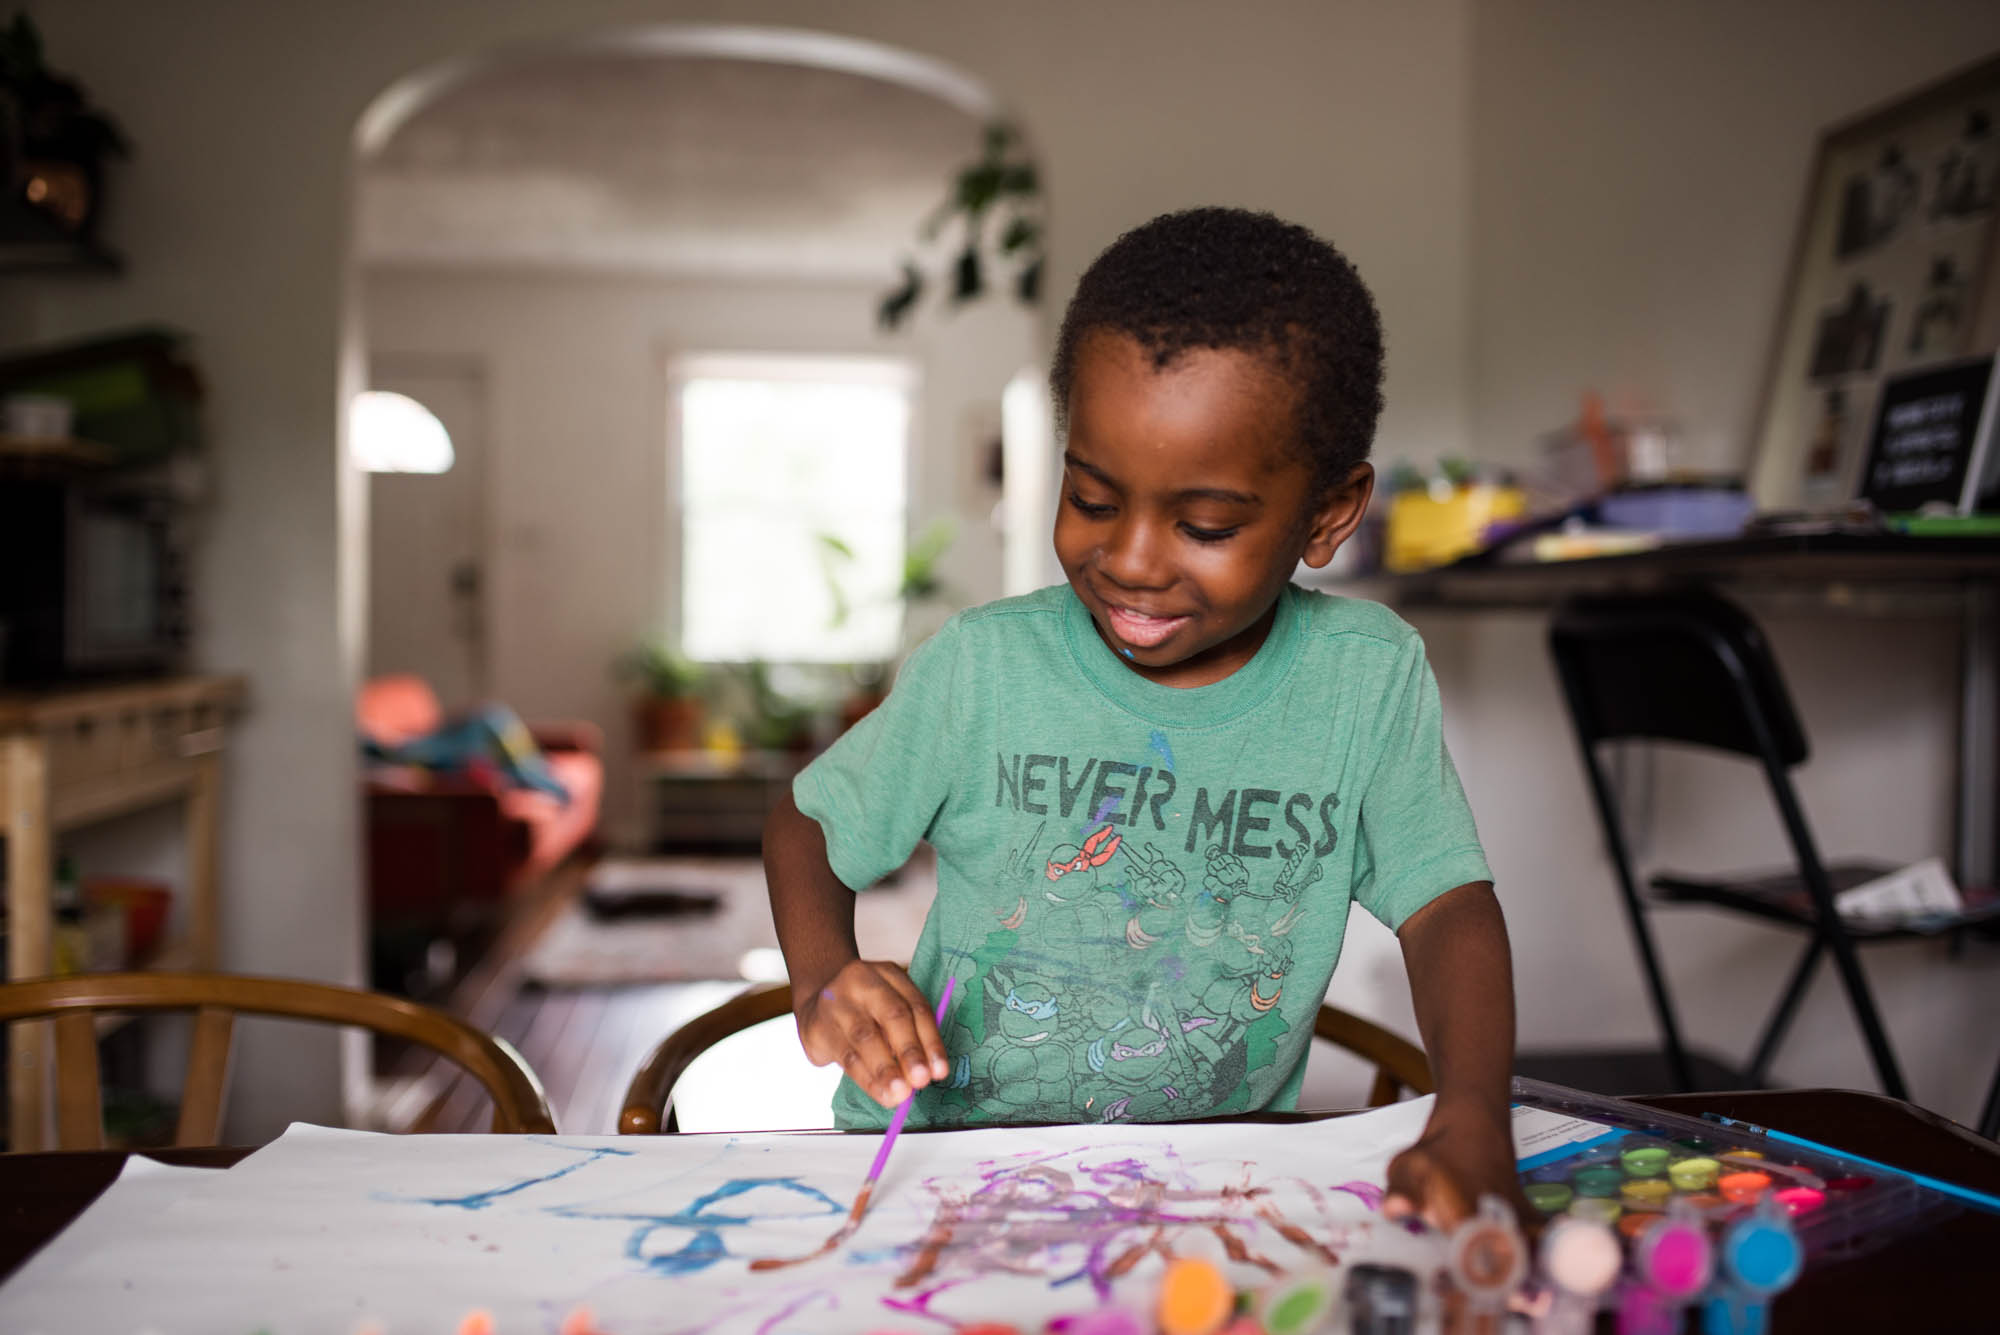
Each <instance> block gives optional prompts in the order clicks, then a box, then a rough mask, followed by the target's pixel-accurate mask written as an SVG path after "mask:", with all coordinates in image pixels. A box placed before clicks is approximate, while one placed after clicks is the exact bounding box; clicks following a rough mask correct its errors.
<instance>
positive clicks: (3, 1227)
mask: <svg viewBox="0 0 2000 1335" xmlns="http://www.w3.org/2000/svg"><path fill="white" fill-rule="evenodd" d="M1639 1102H1641V1103H1645V1104H1649V1105H1651V1106H1654V1107H1659V1108H1665V1109H1670V1110H1672V1111H1674V1112H1679V1113H1686V1114H1697V1113H1701V1112H1717V1113H1721V1114H1723V1115H1724V1116H1728V1117H1736V1118H1740V1119H1743V1120H1745V1121H1752V1122H1756V1123H1758V1124H1759V1125H1762V1126H1769V1127H1772V1128H1774V1129H1777V1130H1781V1131H1789V1132H1791V1133H1792V1134H1793V1135H1798V1136H1804V1137H1805V1138H1806V1139H1808V1140H1817V1141H1821V1142H1823V1143H1826V1144H1831V1145H1838V1146H1839V1147H1841V1148H1842V1149H1846V1150H1849V1151H1851V1152H1852V1153H1855V1154H1859V1155H1863V1156H1865V1157H1867V1158H1872V1159H1880V1160H1883V1161H1885V1162H1890V1163H1895V1164H1897V1165H1899V1166H1902V1167H1906V1168H1908V1169H1910V1170H1911V1171H1913V1172H1919V1173H1925V1174H1928V1175H1931V1176H1935V1177H1940V1178H1943V1179H1946V1180H1948V1181H1953V1182H1958V1183H1962V1184H1964V1185H1966V1186H1969V1187H1973V1188H1975V1189H1978V1190H1981V1191H1986V1192H1992V1193H1996V1194H2000V1145H1995V1144H1994V1143H1993V1142H1991V1141H1985V1140H1981V1139H1979V1138H1978V1137H1976V1136H1974V1135H1972V1134H1971V1133H1970V1132H1967V1131H1966V1130H1965V1129H1964V1128H1963V1127H1960V1126H1958V1125H1956V1124H1955V1123H1952V1122H1948V1121H1946V1120H1945V1119H1943V1118H1941V1117H1938V1116H1936V1115H1935V1114H1932V1113H1928V1112H1925V1111H1924V1110H1923V1109H1921V1108H1916V1107H1913V1106H1911V1105H1910V1104H1907V1103H1901V1102H1898V1101H1897V1100H1895V1099H1890V1098H1884V1097H1883V1096H1881V1095H1878V1094H1863V1093H1857V1092H1853V1091H1849V1090H1827V1089H1803V1090H1758V1091H1752V1092H1745V1093H1731V1094H1672V1095H1662V1096H1658V1097H1650V1098H1645V1099H1641V1100H1639ZM1328 1115H1332V1116H1338V1115H1339V1114H1328ZM1294 1116H1296V1115H1294ZM1241 1120H1246V1121H1289V1120H1294V1118H1293V1117H1286V1116H1274V1117H1270V1118H1255V1117H1252V1118H1245V1119H1241ZM932 1134H937V1135H950V1134H952V1133H951V1132H948V1131H941V1132H935V1133H932ZM249 1153H250V1151H249V1150H246V1149H200V1150H163V1151H159V1152H157V1153H156V1154H155V1156H154V1157H157V1158H160V1159H163V1160H165V1161H166V1162H169V1163H179V1164H195V1165H201V1166H208V1167H226V1166H228V1165H230V1164H233V1163H235V1162H236V1161H237V1160H239V1159H241V1158H243V1157H244V1156H245V1155H247V1154H249ZM125 1157H126V1156H125V1155H124V1154H123V1153H121V1152H119V1151H115V1150H101V1151H96V1150H84V1151H71V1152H66V1153H45V1154H19V1155H0V1279H4V1278H5V1277H6V1276H8V1275H10V1274H12V1273H13V1271H14V1270H15V1269H16V1268H17V1267H19V1266H20V1265H21V1263H22V1262H23V1261H25V1260H26V1259H27V1258H28V1256H29V1255H31V1254H32V1253H33V1252H34V1250H35V1249H36V1248H38V1247H39V1246H41V1244H42V1243H44V1242H46V1241H47V1240H48V1239H50V1238H52V1237H54V1236H55V1235H56V1234H57V1233H58V1232H60V1231H61V1230H62V1229H63V1228H64V1226H66V1225H67V1224H68V1223H69V1221H70V1220H72V1219H74V1218H75V1217H76V1216H77V1215H78V1214H80V1213H81V1212H82V1211H83V1209H84V1207H85V1206H87V1205H88V1204H90V1202H91V1201H92V1200H94V1199H95V1198H96V1197H97V1194H98V1193H99V1192H101V1191H103V1190H104V1188H105V1187H107V1186H109V1185H110V1183H111V1181H112V1179H113V1178H115V1177H116V1176H117V1175H118V1170H119V1168H120V1167H121V1166H122V1165H123V1163H124V1161H125ZM1996 1257H2000V1215H1994V1214H1987V1213H1984V1212H1981V1211H1978V1210H1972V1209H1967V1210H1964V1211H1962V1212H1960V1213H1959V1214H1957V1215H1954V1216H1952V1217H1951V1218H1949V1219H1946V1220H1943V1221H1942V1222H1940V1223H1938V1224H1936V1225H1933V1226H1932V1227H1931V1228H1929V1229H1927V1230H1925V1231H1923V1232H1921V1233H1916V1234H1911V1235H1909V1236H1907V1237H1903V1238H1899V1239H1897V1240H1895V1241H1893V1242H1891V1243H1889V1244H1887V1245H1886V1246H1885V1247H1884V1248H1883V1249H1882V1250H1880V1251H1877V1252H1873V1253H1871V1254H1869V1255H1867V1256H1863V1257H1858V1258H1856V1259H1853V1260H1849V1261H1843V1262H1840V1263H1838V1264H1835V1265H1830V1266H1825V1267H1820V1268H1815V1269H1814V1270H1812V1271H1811V1272H1809V1273H1808V1275H1807V1276H1806V1278H1805V1279H1804V1280H1803V1281H1802V1282H1801V1283H1800V1284H1799V1285H1798V1286H1797V1287H1795V1288H1793V1289H1792V1290H1791V1291H1790V1292H1788V1293H1786V1294H1785V1295H1784V1296H1782V1297H1781V1298H1780V1299H1779V1300H1778V1304H1777V1311H1776V1319H1775V1321H1774V1323H1773V1329H1774V1330H1775V1331H1777V1332H1779V1333H1780V1335H1783V1333H1784V1332H1801V1333H1803V1332H1814V1335H1820V1333H1822V1332H1830V1331H1848V1330H1867V1331H1875V1330H1895V1331H1898V1332H1908V1333H1909V1335H1917V1333H1918V1332H1923V1331H1932V1330H1936V1331H1957V1330H1976V1329H1992V1328H1993V1326H1994V1324H1995V1322H1994V1316H1995V1312H1994V1301H1993V1297H1992V1293H1991V1285H1990V1283H1989V1282H1988V1276H1989V1275H1990V1273H1991V1271H1992V1268H1993V1266H1994V1264H1995V1258H1996ZM1603 1328H1604V1329H1609V1328H1610V1327H1609V1324H1608V1322H1607V1323H1605V1324H1604V1326H1603Z"/></svg>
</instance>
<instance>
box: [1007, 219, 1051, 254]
mask: <svg viewBox="0 0 2000 1335" xmlns="http://www.w3.org/2000/svg"><path fill="white" fill-rule="evenodd" d="M1041 240H1042V228H1041V224H1040V223H1037V222H1036V221H1035V220H1034V219H1032V218H1022V217H1018V216H1016V217H1014V218H1010V219H1008V221H1007V227H1006V229H1005V230H1004V231H1002V232H1001V233H1000V253H1001V254H1002V255H1012V254H1014V253H1015V252H1016V251H1019V250H1025V249H1026V248H1028V247H1029V246H1035V245H1039V244H1041Z"/></svg>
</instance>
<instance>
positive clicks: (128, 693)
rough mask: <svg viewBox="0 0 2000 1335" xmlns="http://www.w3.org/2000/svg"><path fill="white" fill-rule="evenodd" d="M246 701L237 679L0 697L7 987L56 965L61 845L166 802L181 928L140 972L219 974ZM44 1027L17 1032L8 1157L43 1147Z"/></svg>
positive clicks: (26, 1025)
mask: <svg viewBox="0 0 2000 1335" xmlns="http://www.w3.org/2000/svg"><path fill="white" fill-rule="evenodd" d="M243 695H244V683H243V681H242V679H241V678H238V677H179V678H167V679H163V680H158V681H141V682H127V683H122V684H110V685H93V686H80V687H72V688H68V689H63V690H53V691H0V834H4V835H5V837H6V856H7V878H6V879H7V916H8V938H7V960H6V972H5V974H4V976H5V977H7V978H40V977H46V976H47V975H48V973H49V972H50V970H51V969H53V968H54V965H55V960H54V950H53V945H54V940H53V931H54V912H53V907H52V903H51V895H52V891H53V884H54V861H55V842H54V839H55V836H56V835H57V834H59V833H60V832H61V831H63V830H66V829H74V828H76V827H77V826H80V825H86V824H89V823H90V822H92V821H98V820H103V819H106V818H107V817H111V816H118V815H123V814H125V813H126V812H130V811H137V810H140V809H142V808H145V807H150V806H156V805H159V804H162V803H178V804H180V806H181V807H182V809H183V812H184V822H185V828H186V830H187V862H188V870H187V882H186V888H185V896H186V898H185V899H184V900H183V901H182V904H181V919H182V922H183V923H184V929H183V932H182V934H181V936H180V937H179V938H177V939H176V940H175V941H174V942H172V943H170V944H169V945H168V946H167V947H166V948H165V949H164V950H162V951H161V952H160V953H159V955H158V956H157V957H156V958H155V959H154V960H153V961H152V962H151V964H150V965H148V966H147V967H150V968H156V969H170V968H183V969H184V968H197V969H210V968H214V967H215V964H216V956H217V951H216V937H217V931H218V892H217V886H216V840H217V825H218V803H219V794H220V787H221V776H222V748H223V741H224V736H225V732H226V729H227V725H228V722H229V720H230V717H231V716H232V715H233V714H234V713H235V712H236V711H237V710H238V709H239V708H240V707H241V705H242V700H243ZM46 1028H47V1026H46V1024H45V1023H43V1022H41V1021H29V1022H23V1023H19V1024H16V1025H14V1026H13V1027H12V1029H13V1032H12V1036H11V1042H10V1053H11V1058H10V1060H11V1063H12V1064H11V1066H10V1067H9V1073H10V1076H11V1077H12V1078H11V1079H10V1081H9V1104H10V1117H9V1130H10V1138H9V1144H8V1148H9V1149H14V1150H21V1149H38V1148H41V1147H42V1145H43V1143H44V1141H45V1140H46V1127H47V1119H46V1112H47V1108H46V1102H45V1101H46V1097H47V1091H48V1088H49V1086H48V1084H47V1079H48V1072H47V1054H48V1035H47V1033H46Z"/></svg>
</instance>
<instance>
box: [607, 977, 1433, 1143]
mask: <svg viewBox="0 0 2000 1335" xmlns="http://www.w3.org/2000/svg"><path fill="white" fill-rule="evenodd" d="M791 1013H792V991H791V988H790V987H788V986H786V985H785V984H783V983H777V984H773V985H771V986H768V987H756V988H752V989H750V990H749V991H748V992H745V993H743V994H742V995H740V996H736V997H732V998H730V999H729V1000H728V1001H725V1002H723V1003H722V1004H721V1005H720V1006H717V1007H715V1008H714V1009H713V1010H710V1011H707V1012H705V1013H703V1014H701V1015H697V1016H695V1018H694V1019H692V1020H689V1021H688V1022H687V1023H686V1024H684V1025H682V1026H681V1027H680V1028H678V1029H676V1030H674V1032H673V1033H671V1034H668V1035H667V1036H666V1037H665V1038H664V1039H662V1040H661V1041H660V1044H659V1046H658V1047H656V1048H654V1049H653V1051H652V1053H651V1055H650V1056H648V1057H647V1058H646V1061H645V1063H644V1064H643V1065H642V1066H640V1067H639V1071H638V1073H637V1074H636V1075H634V1076H633V1077H632V1083H631V1084H630V1085H628V1086H626V1089H625V1107H624V1110H623V1111H621V1112H620V1113H619V1114H618V1131H619V1133H620V1134H621V1135H634V1136H650V1135H658V1134H660V1133H661V1132H662V1131H665V1132H669V1133H671V1132H675V1131H678V1130H679V1129H680V1128H679V1126H678V1124H677V1123H676V1121H675V1118H674V1108H673V1097H674V1082H675V1081H677V1080H679V1079H680V1078H681V1076H682V1074H684V1073H685V1072H686V1071H687V1068H688V1067H689V1066H690V1065H692V1064H693V1062H694V1059H695V1058H696V1057H699V1056H700V1055H701V1054H702V1053H704V1052H706V1051H708V1050H709V1049H710V1048H711V1047H714V1046H715V1045H716V1044H717V1043H719V1042H721V1041H722V1040H723V1039H725V1038H728V1037H729V1036H730V1035H731V1034H734V1033H739V1032H741V1031H742V1030H745V1029H748V1028H749V1027H750V1026H751V1025H753V1024H762V1023H763V1022H764V1021H766V1020H775V1019H777V1018H778V1017H779V1016H781V1015H790V1014H791ZM1313 1037H1315V1038H1323V1039H1325V1040H1327V1041H1328V1042H1330V1043H1333V1044H1335V1045H1336V1046H1338V1047H1342V1048H1345V1049H1347V1050H1348V1051H1349V1052H1352V1053H1354V1054H1355V1055H1356V1056H1359V1057H1361V1058H1362V1059H1363V1060H1365V1061H1370V1062H1373V1063H1374V1064H1375V1083H1374V1085H1373V1086H1372V1087H1370V1089H1369V1091H1368V1106H1369V1107H1371V1108H1376V1107H1380V1106H1382V1105H1383V1104H1385V1103H1394V1102H1395V1101H1396V1098H1397V1096H1398V1095H1399V1094H1400V1093H1401V1092H1402V1091H1404V1090H1406V1089H1407V1090H1409V1091H1411V1092H1412V1093H1416V1094H1429V1093H1431V1092H1433V1090H1434V1089H1435V1088H1436V1086H1434V1085H1433V1084H1432V1083H1431V1068H1430V1063H1429V1062H1428V1061H1426V1060H1425V1059H1424V1053H1423V1049H1422V1048H1419V1047H1418V1046H1417V1045H1416V1044H1414V1043H1412V1042H1410V1041H1409V1040H1408V1039H1405V1038H1401V1037H1398V1036H1397V1035H1396V1034H1393V1033H1391V1032H1390V1031H1389V1030H1387V1029H1384V1028H1383V1027H1382V1026H1381V1025H1379V1024H1376V1023H1375V1022H1373V1021H1372V1020H1364V1019H1362V1018H1361V1017H1360V1016H1358V1015H1354V1014H1351V1013H1349V1012H1347V1011H1344V1010H1341V1009H1340V1008H1339V1007H1337V1006H1321V1007H1320V1008H1319V1016H1318V1018H1317V1019H1316V1020H1315V1021H1314V1022H1313Z"/></svg>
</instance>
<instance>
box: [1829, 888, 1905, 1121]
mask: <svg viewBox="0 0 2000 1335" xmlns="http://www.w3.org/2000/svg"><path fill="white" fill-rule="evenodd" d="M1820 932H1821V934H1822V936H1823V937H1824V938H1825V939H1826V941H1827V944H1828V945H1830V946H1831V947H1832V948H1833V963H1834V966H1835V967H1836V968H1837V969H1839V971H1840V982H1841V986H1843V987H1845V988H1846V989H1847V1001H1848V1004H1849V1005H1851V1006H1853V1007H1854V1018H1855V1019H1856V1020H1857V1021H1859V1022H1860V1024H1861V1036H1862V1038H1864V1039H1865V1040H1867V1043H1868V1055H1869V1057H1870V1058H1872V1059H1873V1060H1874V1062H1875V1075H1876V1078H1877V1079H1879V1080H1881V1082H1882V1092H1883V1093H1884V1094H1887V1095H1888V1096H1889V1097H1890V1098H1892V1099H1907V1098H1909V1097H1910V1091H1909V1087H1908V1086H1906V1085H1905V1084H1904V1083H1903V1072H1902V1069H1901V1068H1900V1067H1898V1066H1897V1065H1896V1054H1895V1053H1894V1052H1893V1051H1891V1050H1890V1047H1889V1035H1888V1033H1887V1032H1886V1031H1885V1030H1884V1029H1883V1028H1882V1017H1881V1015H1880V1014H1879V1013H1878V1012H1877V1011H1876V1009H1875V997H1874V994H1873V993H1871V992H1870V991H1869V990H1868V979H1867V978H1866V977H1864V976H1863V975H1862V972H1861V961H1860V960H1859V959H1857V958H1855V954H1854V942H1853V940H1852V939H1850V938H1849V937H1848V935H1847V932H1846V930H1845V929H1844V928H1842V927H1841V925H1840V924H1839V922H1838V921H1835V922H1833V923H1830V924H1827V925H1824V926H1822V927H1821V928H1820Z"/></svg>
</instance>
